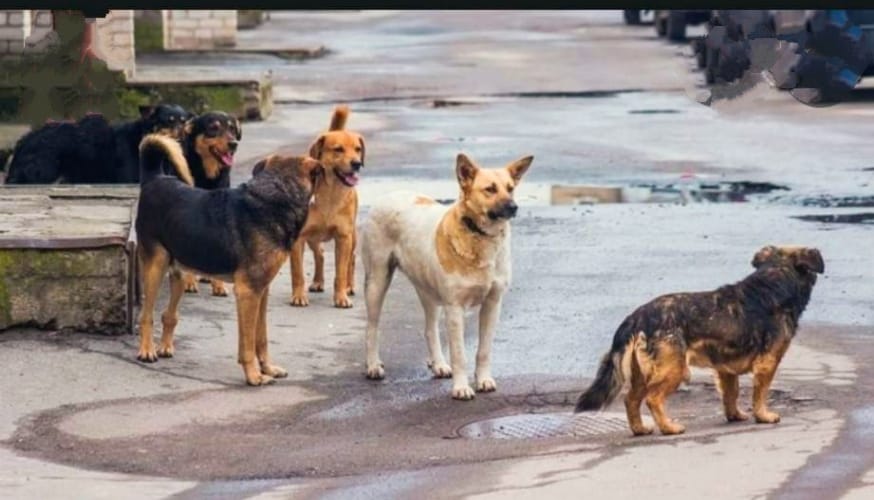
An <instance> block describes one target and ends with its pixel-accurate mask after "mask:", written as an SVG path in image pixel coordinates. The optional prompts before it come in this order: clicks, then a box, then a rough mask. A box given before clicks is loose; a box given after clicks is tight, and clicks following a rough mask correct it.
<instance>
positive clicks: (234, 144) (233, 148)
mask: <svg viewBox="0 0 874 500" xmlns="http://www.w3.org/2000/svg"><path fill="white" fill-rule="evenodd" d="M239 144H240V143H239V142H237V141H236V140H232V141H228V147H229V148H230V149H231V152H232V153H236V152H237V146H238V145H239Z"/></svg>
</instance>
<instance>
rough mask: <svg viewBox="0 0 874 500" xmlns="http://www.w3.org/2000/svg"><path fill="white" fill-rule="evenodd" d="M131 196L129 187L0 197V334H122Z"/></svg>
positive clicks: (129, 293) (130, 255)
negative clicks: (31, 330)
mask: <svg viewBox="0 0 874 500" xmlns="http://www.w3.org/2000/svg"><path fill="white" fill-rule="evenodd" d="M56 195H59V196H56ZM136 196H137V190H136V189H135V187H130V188H121V187H112V188H94V187H86V186H70V187H67V186H65V187H62V188H58V187H48V186H40V187H30V186H28V187H18V186H15V187H5V186H4V187H3V188H2V189H0V211H2V212H3V213H4V218H3V219H2V220H0V330H2V329H6V328H10V327H14V326H24V325H26V326H35V327H39V328H48V329H53V330H76V331H89V332H99V333H108V334H118V333H125V332H130V331H131V327H132V324H133V316H134V305H135V303H136V299H137V293H136V286H135V285H136V282H135V278H136V260H135V258H134V255H135V254H134V249H135V240H133V239H132V238H131V234H130V231H131V227H132V221H133V219H134V206H135V203H136Z"/></svg>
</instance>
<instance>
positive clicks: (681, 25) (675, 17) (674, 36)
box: [665, 10, 686, 42]
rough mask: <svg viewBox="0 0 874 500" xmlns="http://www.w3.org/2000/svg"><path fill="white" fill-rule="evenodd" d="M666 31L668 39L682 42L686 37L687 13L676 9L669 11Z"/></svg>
mask: <svg viewBox="0 0 874 500" xmlns="http://www.w3.org/2000/svg"><path fill="white" fill-rule="evenodd" d="M665 31H666V32H667V36H668V40H671V41H674V42H682V41H683V40H685V39H686V13H685V12H677V11H675V10H672V11H668V19H667V21H666V26H665Z"/></svg>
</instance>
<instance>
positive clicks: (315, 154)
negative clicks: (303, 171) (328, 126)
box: [309, 134, 325, 160]
mask: <svg viewBox="0 0 874 500" xmlns="http://www.w3.org/2000/svg"><path fill="white" fill-rule="evenodd" d="M324 147H325V134H322V135H320V136H319V138H318V139H316V142H314V143H312V144H311V145H310V153H309V154H310V157H311V158H315V159H317V160H318V159H319V158H321V157H322V149H323V148H324Z"/></svg>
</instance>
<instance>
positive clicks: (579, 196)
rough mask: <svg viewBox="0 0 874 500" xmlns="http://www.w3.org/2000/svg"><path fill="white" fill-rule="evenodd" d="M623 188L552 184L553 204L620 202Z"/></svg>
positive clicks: (551, 196) (551, 195) (551, 201)
mask: <svg viewBox="0 0 874 500" xmlns="http://www.w3.org/2000/svg"><path fill="white" fill-rule="evenodd" d="M621 201H622V188H621V187H612V186H552V187H551V189H550V203H551V204H552V205H579V204H584V203H620V202H621Z"/></svg>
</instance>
